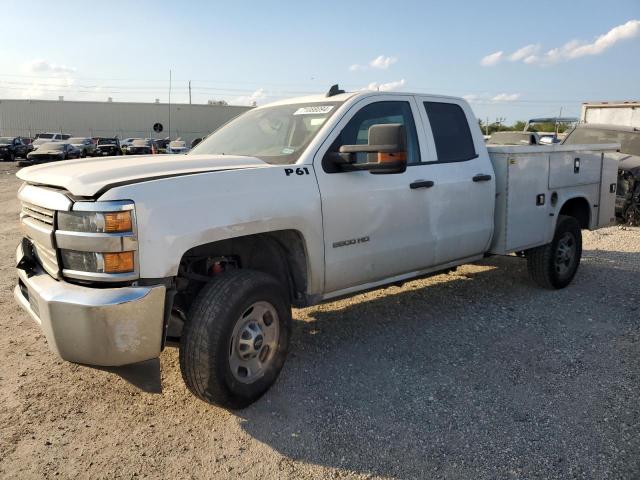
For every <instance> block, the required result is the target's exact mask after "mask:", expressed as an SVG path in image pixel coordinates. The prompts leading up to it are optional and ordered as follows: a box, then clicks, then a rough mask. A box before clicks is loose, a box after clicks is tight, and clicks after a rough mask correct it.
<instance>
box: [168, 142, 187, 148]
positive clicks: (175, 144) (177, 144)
mask: <svg viewBox="0 0 640 480" xmlns="http://www.w3.org/2000/svg"><path fill="white" fill-rule="evenodd" d="M186 145H187V144H186V143H185V142H183V141H181V140H174V141H173V142H171V143H170V144H169V146H170V147H171V148H182V147H184V146H186Z"/></svg>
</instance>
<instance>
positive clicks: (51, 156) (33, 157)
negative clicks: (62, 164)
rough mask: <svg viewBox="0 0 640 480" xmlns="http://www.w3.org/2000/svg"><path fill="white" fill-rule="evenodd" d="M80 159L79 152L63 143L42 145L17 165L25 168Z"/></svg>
mask: <svg viewBox="0 0 640 480" xmlns="http://www.w3.org/2000/svg"><path fill="white" fill-rule="evenodd" d="M72 158H80V150H78V149H77V148H76V147H74V146H73V145H71V144H70V143H64V142H50V143H43V144H42V145H40V147H39V148H38V149H37V150H34V151H32V152H31V153H29V154H28V155H27V158H26V159H24V160H20V161H19V162H18V165H20V166H27V165H33V164H36V163H44V162H54V161H58V160H69V159H72Z"/></svg>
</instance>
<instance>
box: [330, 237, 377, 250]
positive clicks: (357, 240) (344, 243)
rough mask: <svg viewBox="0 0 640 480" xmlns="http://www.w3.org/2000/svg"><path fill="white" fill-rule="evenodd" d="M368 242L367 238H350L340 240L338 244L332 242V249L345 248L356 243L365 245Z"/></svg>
mask: <svg viewBox="0 0 640 480" xmlns="http://www.w3.org/2000/svg"><path fill="white" fill-rule="evenodd" d="M368 241H369V237H360V238H352V239H351V240H341V241H340V242H334V243H333V248H339V247H347V246H349V245H356V244H358V243H366V242H368Z"/></svg>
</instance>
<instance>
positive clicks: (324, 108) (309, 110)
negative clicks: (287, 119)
mask: <svg viewBox="0 0 640 480" xmlns="http://www.w3.org/2000/svg"><path fill="white" fill-rule="evenodd" d="M332 109H333V105H319V106H317V107H301V108H299V109H298V110H296V111H295V112H293V114H294V115H314V114H315V115H317V114H325V113H329V112H330V111H331V110H332Z"/></svg>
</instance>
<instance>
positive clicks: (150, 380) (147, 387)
mask: <svg viewBox="0 0 640 480" xmlns="http://www.w3.org/2000/svg"><path fill="white" fill-rule="evenodd" d="M89 368H96V369H98V370H104V371H105V372H110V373H113V374H115V375H117V376H119V377H120V378H122V379H124V380H126V381H127V382H129V383H130V384H131V385H133V386H135V387H137V388H139V389H140V390H142V391H144V392H147V393H162V382H161V376H160V359H159V358H154V359H152V360H147V361H146V362H140V363H133V364H131V365H124V366H122V367H89Z"/></svg>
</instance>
